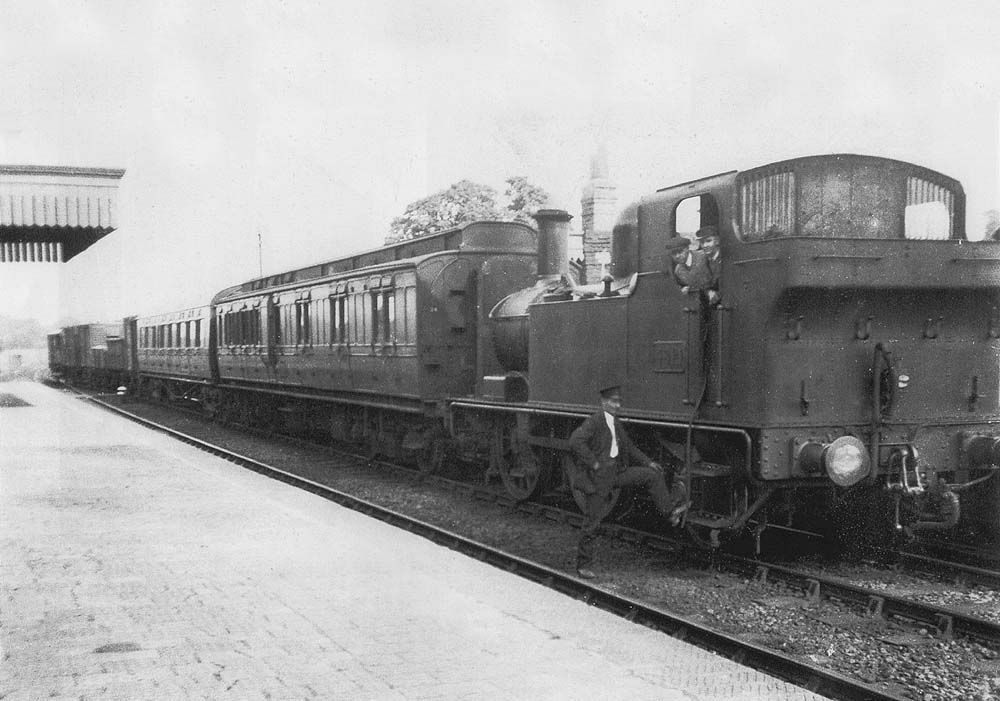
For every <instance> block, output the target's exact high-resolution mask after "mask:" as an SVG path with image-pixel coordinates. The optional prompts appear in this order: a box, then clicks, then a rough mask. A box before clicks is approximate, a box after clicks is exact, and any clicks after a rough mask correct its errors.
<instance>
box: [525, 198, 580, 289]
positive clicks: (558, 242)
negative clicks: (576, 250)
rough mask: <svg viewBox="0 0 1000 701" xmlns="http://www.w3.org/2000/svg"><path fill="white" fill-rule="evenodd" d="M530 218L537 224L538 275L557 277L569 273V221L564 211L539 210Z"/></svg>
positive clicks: (570, 215)
mask: <svg viewBox="0 0 1000 701" xmlns="http://www.w3.org/2000/svg"><path fill="white" fill-rule="evenodd" d="M532 217H533V218H534V220H535V221H536V222H538V275H539V276H542V277H557V276H559V275H564V274H567V273H568V272H569V220H570V219H572V218H573V215H572V214H570V213H569V212H567V211H566V210H564V209H540V210H538V211H537V212H535V213H534V214H533V215H532Z"/></svg>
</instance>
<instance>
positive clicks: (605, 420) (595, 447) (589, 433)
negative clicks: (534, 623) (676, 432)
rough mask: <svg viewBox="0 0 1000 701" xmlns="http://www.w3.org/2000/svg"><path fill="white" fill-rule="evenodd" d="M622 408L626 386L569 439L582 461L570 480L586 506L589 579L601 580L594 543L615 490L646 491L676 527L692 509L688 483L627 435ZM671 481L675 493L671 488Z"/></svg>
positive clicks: (607, 394) (607, 393)
mask: <svg viewBox="0 0 1000 701" xmlns="http://www.w3.org/2000/svg"><path fill="white" fill-rule="evenodd" d="M621 405H622V394H621V387H618V386H617V385H616V386H613V387H606V388H604V389H602V390H601V409H600V411H598V412H596V413H594V414H592V415H590V416H588V417H587V418H586V419H585V420H584V422H583V423H582V424H580V426H579V428H577V429H576V430H575V431H573V435H571V436H570V439H569V444H570V448H571V449H572V451H573V453H574V455H575V456H576V464H575V466H574V469H573V474H572V475H571V476H570V481H571V483H572V486H573V489H578V490H580V491H581V492H583V494H584V495H585V502H586V508H585V509H584V513H583V526H582V527H581V530H580V542H579V545H578V546H577V554H576V571H577V574H579V575H580V576H581V577H583V578H584V579H593V578H594V577H595V576H596V575H595V574H594V572H593V570H591V569H590V566H591V564H592V563H593V561H594V542H595V541H596V539H597V528H598V526H599V525H600V523H601V518H602V517H603V516H604V509H605V504H606V502H607V499H608V495H609V494H610V492H611V490H612V489H614V488H616V487H626V486H631V485H635V486H642V487H645V488H646V489H647V490H648V491H649V494H650V496H651V497H652V499H653V503H654V504H655V505H656V510H657V511H658V512H659V513H660V514H661V515H662V516H667V517H669V519H670V523H671V525H673V526H676V525H678V524H679V523H680V520H681V516H682V515H683V514H684V512H685V511H686V510H687V509H688V507H689V506H690V502H688V501H687V495H686V490H685V487H684V481H683V480H681V479H679V478H676V476H675V475H674V474H673V470H670V474H669V475H666V474H664V469H663V467H662V466H661V465H660V464H659V463H657V462H654V461H653V460H650V459H649V458H648V457H647V456H646V454H645V453H643V452H642V451H641V450H639V448H638V446H636V445H635V443H633V442H632V439H630V438H629V436H628V434H627V433H625V429H624V428H623V427H622V424H621V422H620V421H619V420H618V411H619V410H620V409H621ZM636 463H638V464H636ZM668 477H669V481H670V482H671V483H672V487H673V489H672V490H671V489H670V488H668V487H667V484H668ZM671 491H672V492H673V493H671Z"/></svg>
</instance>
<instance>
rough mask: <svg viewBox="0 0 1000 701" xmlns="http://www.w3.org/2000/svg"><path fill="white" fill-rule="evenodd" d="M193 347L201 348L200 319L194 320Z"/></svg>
mask: <svg viewBox="0 0 1000 701" xmlns="http://www.w3.org/2000/svg"><path fill="white" fill-rule="evenodd" d="M194 347H195V348H201V319H195V320H194Z"/></svg>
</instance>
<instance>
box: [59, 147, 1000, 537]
mask: <svg viewBox="0 0 1000 701" xmlns="http://www.w3.org/2000/svg"><path fill="white" fill-rule="evenodd" d="M535 218H536V221H537V222H538V228H537V231H536V230H535V229H533V228H531V227H528V226H525V225H521V224H516V223H500V222H479V223H475V224H470V225H468V226H464V227H462V228H459V229H455V230H452V231H448V232H443V233H438V234H434V235H431V236H427V237H423V238H420V239H416V240H413V241H407V242H403V243H398V244H395V245H390V246H385V247H383V248H380V249H377V250H375V251H370V252H367V253H362V254H358V255H354V256H350V257H346V258H341V259H338V260H335V261H330V262H326V263H322V264H318V265H315V266H312V267H308V268H303V269H299V270H293V271H289V272H286V273H282V274H279V275H271V276H267V277H261V278H258V279H254V280H250V281H248V282H245V283H243V284H241V285H236V286H234V287H230V288H228V289H226V290H223V291H221V292H220V293H219V294H217V295H216V296H215V298H214V299H213V300H212V301H211V303H210V304H208V305H206V306H205V307H201V308H197V309H191V310H185V311H182V312H176V313H172V314H166V315H161V316H157V317H145V318H135V317H130V318H127V319H125V320H124V322H123V324H122V326H121V334H120V336H121V338H122V339H123V343H124V346H125V349H126V351H125V352H123V353H119V354H117V355H116V357H119V356H120V358H121V361H122V366H121V367H120V368H118V369H117V371H118V372H120V373H122V375H121V376H119V378H120V377H124V378H127V382H128V384H129V386H130V387H133V388H136V389H137V390H138V391H140V392H143V393H147V394H151V395H154V396H160V397H165V398H186V399H189V400H192V401H196V402H198V403H199V404H200V405H201V406H203V407H204V409H205V411H206V412H208V413H210V414H212V415H214V416H219V417H225V418H236V419H239V420H241V421H245V422H249V423H255V424H265V425H280V426H281V427H283V428H285V429H286V430H292V431H300V432H311V433H316V432H322V433H324V434H328V435H329V436H331V437H332V438H334V439H336V440H345V441H354V442H359V443H364V444H365V445H367V446H368V447H369V449H370V450H371V451H372V452H378V453H383V454H386V455H390V456H395V457H402V458H409V459H412V460H414V461H416V463H417V464H418V465H419V466H420V467H421V469H423V470H427V471H433V470H436V469H439V468H440V467H441V465H442V463H443V462H444V461H445V459H446V457H448V458H450V459H452V460H461V461H463V463H464V464H468V465H474V466H478V467H479V469H481V472H482V476H483V478H484V479H495V480H497V481H498V482H501V483H502V484H503V486H504V488H505V489H506V491H507V492H508V493H509V494H510V495H511V496H512V497H513V498H515V499H518V500H523V499H529V498H532V497H535V496H536V495H538V494H539V493H540V492H550V491H552V490H557V491H558V490H561V491H564V492H567V493H571V492H572V490H571V486H570V484H569V481H568V479H567V477H566V467H567V465H568V464H569V461H570V460H572V457H571V453H570V451H569V441H568V439H569V435H570V433H571V432H572V430H573V429H574V428H575V427H576V426H577V425H578V424H579V422H580V421H581V419H582V418H583V417H584V416H586V415H587V414H589V413H590V412H591V411H592V410H593V407H594V405H595V404H596V403H597V391H598V389H599V388H601V387H604V386H608V385H610V384H618V385H621V386H622V388H623V391H624V396H625V406H624V408H623V410H622V418H623V420H624V422H625V423H626V424H627V425H628V428H629V433H630V435H631V436H632V438H633V439H634V440H635V441H636V442H637V443H638V444H639V445H640V447H641V448H642V449H643V450H644V451H645V452H647V454H648V455H650V457H652V458H654V459H657V460H658V461H660V462H661V463H664V464H670V465H672V466H673V467H674V469H675V470H676V472H677V474H679V475H681V476H682V477H683V479H684V481H685V482H686V483H687V486H688V493H689V494H690V496H691V499H692V502H693V505H692V507H691V510H690V512H689V513H688V515H687V517H686V526H687V528H688V529H689V530H690V531H692V533H694V534H695V535H697V536H698V537H700V538H702V539H704V541H705V542H707V543H711V544H713V545H714V544H717V543H718V542H719V539H720V538H722V537H723V536H725V535H727V534H734V533H739V532H744V531H746V530H747V529H753V531H754V532H756V533H757V534H758V535H759V534H760V533H762V532H763V531H764V530H765V529H767V528H769V527H782V528H804V529H807V530H814V531H817V532H821V531H823V530H824V528H827V527H828V526H829V524H831V523H839V524H845V523H846V524H848V525H849V526H850V528H849V529H847V530H840V531H838V533H837V534H835V535H838V537H854V536H855V535H857V534H859V533H861V534H864V533H874V532H878V533H886V534H890V535H891V534H892V533H895V532H898V531H901V530H902V531H922V530H940V531H950V532H962V533H968V534H972V535H971V536H969V537H974V538H987V537H994V536H996V534H997V532H998V531H1000V508H998V505H1000V477H998V476H997V473H998V471H1000V409H998V397H1000V363H998V358H1000V340H998V339H1000V265H998V262H1000V242H996V241H970V240H968V239H967V237H966V235H965V231H964V229H965V194H964V191H963V189H962V186H961V184H960V183H959V182H957V181H956V180H953V179H952V178H949V177H947V176H945V175H943V174H941V173H938V172H935V171H932V170H929V169H927V168H923V167H920V166H918V165H914V164H910V163H905V162H902V161H897V160H891V159H886V158H878V157H872V156H861V155H849V154H836V155H823V156H809V157H803V158H796V159H792V160H786V161H781V162H778V163H772V164H769V165H765V166H762V167H758V168H754V169H751V170H745V171H731V172H726V173H720V174H717V175H712V176H709V177H706V178H702V179H699V180H694V181H691V182H686V183H682V184H679V185H675V186H672V187H668V188H664V189H661V190H658V191H656V192H655V193H653V194H652V195H649V196H647V197H644V198H643V199H642V200H640V201H639V202H636V203H633V204H631V205H629V206H628V207H626V208H625V209H624V211H623V212H622V214H621V215H620V217H619V219H618V221H617V223H616V224H615V226H614V230H613V233H612V250H611V260H610V265H609V266H608V269H607V274H606V275H605V276H604V277H603V279H601V280H599V281H596V283H592V284H583V285H581V284H580V283H579V282H577V281H576V280H575V279H574V278H573V276H572V275H570V274H569V272H568V268H567V259H568V256H567V243H566V241H567V234H568V228H569V224H568V222H569V220H570V217H569V215H568V214H566V213H565V212H563V211H560V210H542V211H540V212H538V213H537V214H536V216H535ZM706 226H712V227H715V228H716V229H717V231H718V232H719V235H720V238H721V252H722V271H721V276H720V279H719V289H718V291H719V293H720V297H721V302H719V303H711V302H710V301H709V299H708V298H707V297H706V295H704V294H703V293H702V292H698V291H685V290H683V289H682V288H681V287H680V286H679V285H678V284H677V281H676V280H675V279H674V275H673V271H672V267H671V262H670V259H669V258H668V257H667V255H666V253H665V248H666V242H667V241H669V240H671V239H673V238H674V237H678V236H689V235H690V234H691V233H692V232H693V231H694V230H696V229H699V228H702V227H706ZM67 331H68V330H64V331H63V332H62V334H57V335H55V338H50V346H51V347H53V348H54V349H56V350H54V351H53V355H52V358H53V371H55V372H63V373H66V372H71V371H73V369H72V368H70V367H68V366H65V365H64V364H62V363H61V361H60V358H61V357H63V356H65V355H67V354H66V353H62V354H61V355H60V353H59V352H58V348H60V344H63V345H64V343H65V341H64V339H63V340H61V339H62V337H63V336H64V335H65V334H66V333H67ZM108 381H109V382H111V383H113V382H115V381H117V379H116V378H115V377H110V378H108ZM574 496H576V497H577V499H578V500H579V499H580V498H582V495H579V494H576V495H574ZM625 501H626V500H625V498H624V497H623V496H622V495H621V494H619V493H618V492H614V493H612V494H611V495H610V497H609V499H608V503H607V504H606V505H605V507H606V509H607V510H608V511H609V512H610V511H612V510H613V509H615V508H616V505H620V504H621V503H624V502H625ZM833 515H839V516H838V517H837V518H833ZM845 515H846V517H845ZM851 529H853V530H851Z"/></svg>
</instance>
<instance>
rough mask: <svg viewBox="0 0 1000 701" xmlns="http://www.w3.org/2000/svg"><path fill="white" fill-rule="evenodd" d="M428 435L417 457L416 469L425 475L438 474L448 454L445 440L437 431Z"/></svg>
mask: <svg viewBox="0 0 1000 701" xmlns="http://www.w3.org/2000/svg"><path fill="white" fill-rule="evenodd" d="M428 433H429V435H428V436H427V438H426V439H425V441H424V446H423V447H422V448H421V449H420V452H419V454H418V455H417V469H418V470H420V472H422V473H423V474H425V475H430V474H435V473H438V472H440V471H441V465H442V464H444V458H445V455H446V454H447V452H448V451H447V442H446V438H445V437H444V436H443V435H441V434H440V433H438V432H437V431H434V432H428Z"/></svg>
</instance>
